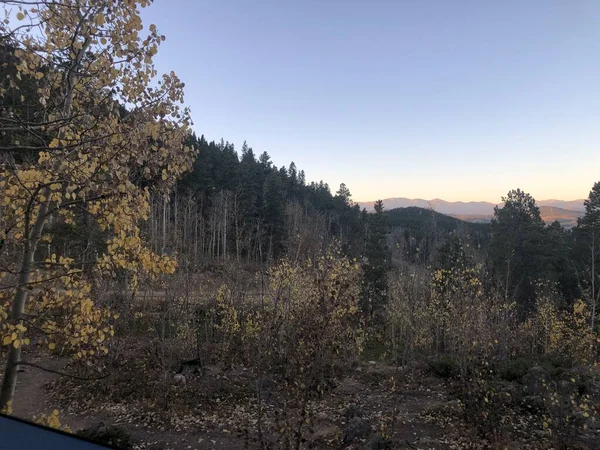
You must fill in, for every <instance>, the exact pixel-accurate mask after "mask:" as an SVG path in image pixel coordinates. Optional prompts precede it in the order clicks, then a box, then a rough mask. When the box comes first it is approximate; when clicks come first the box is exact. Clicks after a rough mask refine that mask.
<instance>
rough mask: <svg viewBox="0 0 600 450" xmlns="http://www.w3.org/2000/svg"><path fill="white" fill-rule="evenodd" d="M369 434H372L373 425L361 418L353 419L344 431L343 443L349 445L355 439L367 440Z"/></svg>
mask: <svg viewBox="0 0 600 450" xmlns="http://www.w3.org/2000/svg"><path fill="white" fill-rule="evenodd" d="M369 433H371V424H370V423H369V422H368V421H367V420H365V419H363V418H361V417H353V418H352V419H350V421H349V422H348V425H346V428H345V429H344V437H343V439H342V441H343V443H344V444H349V443H351V442H354V440H355V439H365V438H366V437H367V436H368V435H369Z"/></svg>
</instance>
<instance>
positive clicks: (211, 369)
mask: <svg viewBox="0 0 600 450" xmlns="http://www.w3.org/2000/svg"><path fill="white" fill-rule="evenodd" d="M204 374H205V375H208V376H211V377H215V378H216V377H218V376H221V375H223V370H222V369H221V368H220V367H217V366H204Z"/></svg>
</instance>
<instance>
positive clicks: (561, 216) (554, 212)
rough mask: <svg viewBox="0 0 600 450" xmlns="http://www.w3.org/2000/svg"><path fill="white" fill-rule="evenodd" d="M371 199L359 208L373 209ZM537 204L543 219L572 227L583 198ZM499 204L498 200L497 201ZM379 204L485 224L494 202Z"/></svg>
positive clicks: (404, 200) (393, 200)
mask: <svg viewBox="0 0 600 450" xmlns="http://www.w3.org/2000/svg"><path fill="white" fill-rule="evenodd" d="M374 203H375V202H359V203H358V204H359V205H360V207H361V208H366V209H367V211H373V205H374ZM536 203H537V205H538V206H539V207H540V213H541V215H542V218H543V219H544V221H545V222H547V223H551V222H554V221H555V220H558V221H559V222H560V223H561V224H562V225H563V226H565V227H569V228H570V227H573V226H575V225H576V223H577V218H578V217H580V216H582V215H583V211H584V210H585V209H584V206H583V199H579V200H553V199H551V200H540V201H536ZM498 205H500V206H501V205H502V203H498ZM383 206H384V208H385V209H386V210H393V209H396V208H409V207H417V208H421V209H426V210H430V209H433V210H434V211H435V212H438V213H441V214H442V215H446V216H452V217H454V218H456V219H459V220H461V221H466V222H474V223H486V222H489V221H490V220H491V219H492V217H493V215H494V207H495V206H496V204H494V203H491V202H448V201H445V200H442V199H439V198H435V199H433V200H423V199H420V198H416V199H410V198H404V197H397V198H386V199H384V200H383Z"/></svg>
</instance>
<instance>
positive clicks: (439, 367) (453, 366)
mask: <svg viewBox="0 0 600 450" xmlns="http://www.w3.org/2000/svg"><path fill="white" fill-rule="evenodd" d="M427 365H428V367H429V370H430V371H431V372H432V373H434V374H435V375H437V376H438V377H441V378H453V377H456V376H458V375H459V373H460V371H459V367H458V364H457V363H456V361H454V360H453V359H451V358H449V357H447V356H443V357H441V358H435V359H430V360H429V361H427Z"/></svg>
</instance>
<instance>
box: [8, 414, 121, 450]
mask: <svg viewBox="0 0 600 450" xmlns="http://www.w3.org/2000/svg"><path fill="white" fill-rule="evenodd" d="M108 448H110V447H104V446H102V445H98V444H94V443H92V442H89V441H86V440H84V439H80V438H77V437H75V436H73V435H70V434H68V433H63V432H60V431H56V430H52V429H51V428H46V427H42V426H40V425H36V424H32V423H29V422H26V421H24V420H20V419H16V418H14V417H9V416H4V415H0V450H36V449H43V450H106V449H108Z"/></svg>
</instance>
